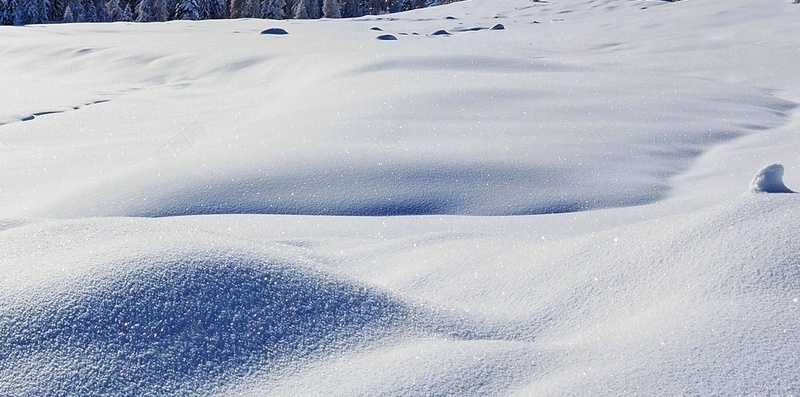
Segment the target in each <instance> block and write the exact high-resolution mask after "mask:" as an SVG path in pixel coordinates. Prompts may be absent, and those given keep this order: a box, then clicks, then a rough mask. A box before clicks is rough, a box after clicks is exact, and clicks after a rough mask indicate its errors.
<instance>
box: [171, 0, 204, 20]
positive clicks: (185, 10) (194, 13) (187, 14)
mask: <svg viewBox="0 0 800 397" xmlns="http://www.w3.org/2000/svg"><path fill="white" fill-rule="evenodd" d="M200 18H201V16H200V5H199V4H197V0H181V1H179V2H178V5H177V8H176V9H175V19H183V20H190V21H196V20H198V19H200Z"/></svg>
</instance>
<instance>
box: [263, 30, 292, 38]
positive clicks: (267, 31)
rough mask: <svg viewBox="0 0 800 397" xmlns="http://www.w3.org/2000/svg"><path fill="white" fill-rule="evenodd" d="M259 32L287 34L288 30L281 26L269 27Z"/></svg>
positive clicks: (278, 34)
mask: <svg viewBox="0 0 800 397" xmlns="http://www.w3.org/2000/svg"><path fill="white" fill-rule="evenodd" d="M261 34H269V35H277V36H283V35H287V34H289V32H287V31H286V29H283V28H269V29H265V30H263V31H261Z"/></svg>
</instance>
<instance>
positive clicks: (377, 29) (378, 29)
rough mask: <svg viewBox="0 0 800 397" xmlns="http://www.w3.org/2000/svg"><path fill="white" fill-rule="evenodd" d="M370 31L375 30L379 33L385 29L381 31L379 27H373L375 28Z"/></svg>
mask: <svg viewBox="0 0 800 397" xmlns="http://www.w3.org/2000/svg"><path fill="white" fill-rule="evenodd" d="M369 30H375V31H378V32H383V29H381V28H379V27H377V26H373V27H371V28H369Z"/></svg>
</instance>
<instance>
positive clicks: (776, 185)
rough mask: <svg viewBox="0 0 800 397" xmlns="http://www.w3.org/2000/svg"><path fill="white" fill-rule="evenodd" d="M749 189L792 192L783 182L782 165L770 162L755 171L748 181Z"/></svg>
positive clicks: (763, 191)
mask: <svg viewBox="0 0 800 397" xmlns="http://www.w3.org/2000/svg"><path fill="white" fill-rule="evenodd" d="M750 191H751V192H755V193H794V191H792V190H791V189H789V188H788V187H786V185H785V184H784V183H783V165H781V164H771V165H768V166H766V167H764V168H762V169H761V170H759V171H758V173H756V175H755V176H754V177H753V180H752V181H751V182H750Z"/></svg>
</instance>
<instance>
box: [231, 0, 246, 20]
mask: <svg viewBox="0 0 800 397" xmlns="http://www.w3.org/2000/svg"><path fill="white" fill-rule="evenodd" d="M246 2H247V0H231V10H230V16H231V18H233V19H238V18H242V15H244V8H245V3H246Z"/></svg>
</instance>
